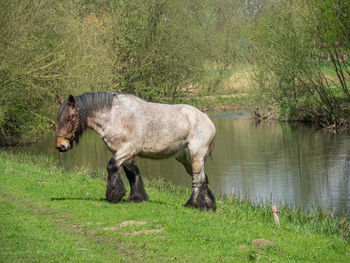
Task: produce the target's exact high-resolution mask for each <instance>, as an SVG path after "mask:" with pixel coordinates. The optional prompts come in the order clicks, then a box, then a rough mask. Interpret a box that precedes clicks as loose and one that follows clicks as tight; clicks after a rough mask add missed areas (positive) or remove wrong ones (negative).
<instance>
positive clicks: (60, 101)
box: [56, 95, 62, 104]
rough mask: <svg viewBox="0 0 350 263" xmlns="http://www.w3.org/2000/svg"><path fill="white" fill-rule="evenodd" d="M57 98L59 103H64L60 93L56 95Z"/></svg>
mask: <svg viewBox="0 0 350 263" xmlns="http://www.w3.org/2000/svg"><path fill="white" fill-rule="evenodd" d="M56 100H57V102H58V104H61V103H62V98H61V97H60V96H58V95H56Z"/></svg>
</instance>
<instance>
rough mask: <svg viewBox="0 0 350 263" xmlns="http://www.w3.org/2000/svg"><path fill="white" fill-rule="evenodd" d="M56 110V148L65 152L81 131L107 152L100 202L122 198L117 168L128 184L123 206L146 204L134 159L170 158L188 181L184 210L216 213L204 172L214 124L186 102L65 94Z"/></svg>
mask: <svg viewBox="0 0 350 263" xmlns="http://www.w3.org/2000/svg"><path fill="white" fill-rule="evenodd" d="M56 99H57V101H58V103H59V104H60V106H59V108H58V111H57V124H56V149H57V150H58V151H59V152H66V151H68V150H70V149H72V148H73V144H74V142H75V144H78V142H79V138H80V137H81V135H82V134H83V132H84V131H85V130H86V129H88V128H89V129H92V130H94V131H96V132H97V133H98V134H99V135H100V136H101V137H102V139H103V141H104V142H105V144H106V145H107V147H108V149H109V150H110V151H111V152H112V153H113V157H112V158H111V159H110V161H109V162H108V165H107V171H108V178H107V189H106V199H107V200H108V201H109V202H111V203H117V202H119V201H121V200H122V198H123V197H124V196H125V195H126V190H125V186H124V183H123V181H122V179H121V176H120V168H121V167H123V169H124V171H125V174H126V177H127V179H128V180H129V183H130V195H129V197H128V198H127V201H128V202H136V203H138V202H143V201H147V200H148V199H149V198H148V195H147V193H146V191H145V187H144V183H143V180H142V177H141V174H140V171H139V169H138V167H137V166H136V164H135V161H134V159H135V158H136V157H141V158H150V159H164V158H168V157H171V156H174V157H175V159H176V160H177V161H179V162H180V163H182V164H183V166H184V167H185V170H186V171H187V173H188V174H189V175H190V176H191V177H192V193H191V196H190V198H189V200H188V201H187V202H186V203H185V205H184V206H185V207H193V208H198V209H200V210H212V211H215V210H216V204H215V198H214V196H213V194H212V192H211V190H210V188H209V182H208V177H207V175H206V174H205V172H204V162H205V160H206V159H207V157H208V156H209V155H210V154H211V151H212V149H213V145H214V137H215V133H216V130H215V126H214V124H213V123H212V121H211V120H210V118H209V117H208V116H207V115H206V114H204V113H203V112H201V111H200V110H198V109H197V108H195V107H193V106H190V105H186V104H173V105H171V104H161V103H152V102H147V101H145V100H143V99H141V98H139V97H137V96H134V95H131V94H123V93H115V92H108V91H106V92H88V93H84V94H81V95H78V96H73V95H69V97H68V98H67V99H65V100H63V99H62V98H61V97H59V96H58V95H57V96H56Z"/></svg>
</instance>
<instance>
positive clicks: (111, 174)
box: [106, 157, 126, 203]
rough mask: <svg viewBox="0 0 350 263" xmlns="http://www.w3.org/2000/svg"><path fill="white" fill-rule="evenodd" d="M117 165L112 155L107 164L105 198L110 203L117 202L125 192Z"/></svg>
mask: <svg viewBox="0 0 350 263" xmlns="http://www.w3.org/2000/svg"><path fill="white" fill-rule="evenodd" d="M119 170H120V169H119V167H118V165H117V162H116V160H115V158H114V157H113V158H112V159H111V160H110V161H109V162H108V165H107V171H108V180H107V190H106V198H107V200H108V201H109V202H111V203H117V202H119V201H120V200H121V199H122V198H123V197H124V196H125V194H126V190H125V187H124V183H123V181H122V179H121V177H120V172H119Z"/></svg>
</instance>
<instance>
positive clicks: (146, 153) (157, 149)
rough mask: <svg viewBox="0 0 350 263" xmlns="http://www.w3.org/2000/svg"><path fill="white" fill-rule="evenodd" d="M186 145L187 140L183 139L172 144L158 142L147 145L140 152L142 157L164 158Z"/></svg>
mask: <svg viewBox="0 0 350 263" xmlns="http://www.w3.org/2000/svg"><path fill="white" fill-rule="evenodd" d="M185 146H186V141H185V140H181V141H177V142H176V143H174V142H173V143H172V144H171V145H164V144H156V145H153V146H147V145H146V146H145V147H144V148H143V150H142V151H141V152H140V153H139V154H138V156H140V157H144V158H150V159H164V158H168V157H171V156H173V155H174V154H176V153H177V152H178V151H179V150H181V149H183V148H184V147H185Z"/></svg>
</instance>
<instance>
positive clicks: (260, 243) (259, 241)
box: [252, 238, 274, 248]
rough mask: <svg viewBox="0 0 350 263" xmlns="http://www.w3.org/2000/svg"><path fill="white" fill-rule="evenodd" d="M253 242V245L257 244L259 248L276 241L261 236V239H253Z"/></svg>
mask: <svg viewBox="0 0 350 263" xmlns="http://www.w3.org/2000/svg"><path fill="white" fill-rule="evenodd" d="M252 244H253V246H255V247H257V248H263V247H266V246H271V245H273V244H274V242H273V241H271V240H266V239H263V238H259V239H254V240H252Z"/></svg>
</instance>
